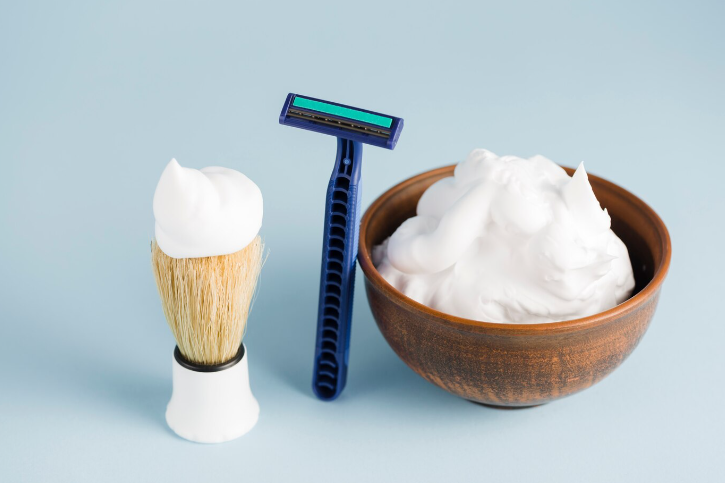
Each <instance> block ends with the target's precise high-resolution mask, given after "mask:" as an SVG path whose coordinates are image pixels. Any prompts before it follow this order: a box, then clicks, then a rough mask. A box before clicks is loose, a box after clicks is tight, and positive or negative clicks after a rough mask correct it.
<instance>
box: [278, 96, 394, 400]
mask: <svg viewBox="0 0 725 483" xmlns="http://www.w3.org/2000/svg"><path fill="white" fill-rule="evenodd" d="M279 123H280V124H284V125H287V126H293V127H298V128H301V129H307V130H308V131H314V132H317V133H322V134H329V135H331V136H335V137H337V154H336V157H335V167H334V168H333V170H332V175H331V176H330V183H329V184H328V185H327V202H326V204H325V228H324V233H323V242H322V270H321V274H320V298H319V303H318V309H317V340H316V342H315V361H314V369H313V371H314V372H313V375H312V390H313V391H314V392H315V394H316V395H317V397H318V398H320V399H322V400H325V401H331V400H333V399H335V398H337V397H338V396H339V395H340V393H341V392H342V390H343V389H344V388H345V383H346V381H347V366H348V358H349V354H350V327H351V322H352V302H353V294H354V291H355V262H356V260H357V247H358V234H359V229H360V190H361V179H360V166H361V164H362V145H363V144H371V145H373V146H378V147H381V148H386V149H394V148H395V145H396V144H397V142H398V137H399V136H400V132H401V131H402V130H403V120H402V119H400V118H398V117H394V116H389V115H387V114H380V113H378V112H373V111H368V110H365V109H359V108H357V107H350V106H346V105H344V104H338V103H336V102H329V101H323V100H320V99H315V98H314V97H308V96H301V95H299V94H289V95H287V99H286V100H285V103H284V106H283V107H282V112H281V113H280V115H279Z"/></svg>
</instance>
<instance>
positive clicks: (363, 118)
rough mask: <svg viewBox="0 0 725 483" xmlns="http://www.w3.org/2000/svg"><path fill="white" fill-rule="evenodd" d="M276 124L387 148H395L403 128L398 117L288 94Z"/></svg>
mask: <svg viewBox="0 0 725 483" xmlns="http://www.w3.org/2000/svg"><path fill="white" fill-rule="evenodd" d="M279 123H280V124H284V125H286V126H293V127H299V128H302V129H307V130H309V131H315V132H319V133H322V134H329V135H331V136H335V137H338V138H344V139H350V140H352V141H359V142H361V143H365V144H372V145H373V146H378V147H381V148H387V149H394V148H395V145H396V144H397V142H398V137H399V136H400V132H401V131H402V130H403V120H402V119H401V118H399V117H394V116H388V115H387V114H380V113H377V112H373V111H368V110H366V109H358V108H357V107H350V106H346V105H344V104H338V103H336V102H329V101H323V100H320V99H315V98H314V97H307V96H301V95H299V94H292V93H290V94H288V95H287V100H285V102H284V106H283V107H282V112H281V113H280V115H279Z"/></svg>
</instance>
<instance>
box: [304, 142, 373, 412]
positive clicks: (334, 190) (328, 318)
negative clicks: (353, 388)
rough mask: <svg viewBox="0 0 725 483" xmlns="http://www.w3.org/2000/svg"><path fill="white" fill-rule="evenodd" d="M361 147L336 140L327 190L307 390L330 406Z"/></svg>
mask: <svg viewBox="0 0 725 483" xmlns="http://www.w3.org/2000/svg"><path fill="white" fill-rule="evenodd" d="M361 162H362V144H361V143H359V142H357V141H350V140H348V139H343V138H338V139H337V158H336V159H335V169H334V170H333V171H332V176H331V177H330V184H329V185H328V187H327V204H326V207H325V232H324V236H323V245H322V270H321V275H320V300H319V306H318V313H317V342H316V344H315V367H314V374H313V376H312V389H313V390H314V392H315V394H316V395H317V397H319V398H320V399H323V400H327V401H329V400H332V399H335V398H336V397H337V396H339V395H340V393H341V392H342V390H343V388H344V387H345V382H346V380H347V361H348V354H349V351H350V325H351V321H352V301H353V296H354V293H355V262H356V260H357V245H358V233H359V228H360V216H359V213H360V187H361V185H360V165H361Z"/></svg>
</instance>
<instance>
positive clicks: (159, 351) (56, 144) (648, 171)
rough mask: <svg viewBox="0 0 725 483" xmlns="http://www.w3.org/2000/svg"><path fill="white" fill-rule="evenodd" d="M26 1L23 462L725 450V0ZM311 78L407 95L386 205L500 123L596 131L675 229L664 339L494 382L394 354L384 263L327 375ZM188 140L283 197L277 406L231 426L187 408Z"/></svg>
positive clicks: (654, 458) (482, 477)
mask: <svg viewBox="0 0 725 483" xmlns="http://www.w3.org/2000/svg"><path fill="white" fill-rule="evenodd" d="M9 3H10V2H3V3H2V6H0V167H1V169H0V230H1V233H0V341H1V343H2V348H1V349H0V367H1V368H2V369H1V370H0V480H2V481H3V482H17V481H33V482H41V481H43V482H46V481H63V482H65V481H67V482H85V481H88V482H91V481H92V482H100V481H153V482H159V481H176V482H182V481H260V482H262V481H263V482H276V481H317V482H327V481H338V482H339V481H474V480H476V481H542V482H566V481H572V482H581V481H591V482H611V481H658V482H662V481H685V480H687V481H716V480H719V479H721V478H723V475H724V471H723V463H722V456H723V454H724V453H725V443H724V441H725V436H724V434H725V421H724V420H725V418H724V417H723V406H724V405H725V392H724V390H723V381H724V380H725V378H724V376H725V374H724V372H725V371H724V368H725V357H724V356H723V352H724V349H723V343H724V342H723V341H725V321H724V320H723V310H722V306H723V299H724V297H725V285H724V284H723V268H725V267H724V266H723V239H725V231H724V229H723V221H724V220H725V217H724V216H723V208H725V203H724V201H725V197H724V196H723V191H724V188H723V186H724V184H725V180H724V179H723V178H724V176H725V168H723V166H724V165H725V159H723V152H724V151H725V147H724V144H725V136H724V134H725V93H724V92H725V91H724V90H723V86H725V54H724V52H725V34H724V33H723V32H724V30H723V20H724V19H725V9H724V8H723V2H717V1H711V2H703V1H680V2H671V1H661V2H630V1H622V2H611V1H610V2H599V5H596V4H595V3H596V2H563V1H557V2H537V1H531V2H501V1H497V2H488V1H487V2H471V3H462V4H459V3H456V2H451V1H447V2H432V3H430V4H424V3H415V2H405V3H403V4H400V5H392V4H389V3H388V2H375V1H365V2H357V3H348V2H340V1H331V2H324V3H316V2H294V3H293V2H290V3H288V4H276V3H272V2H249V3H244V2H224V3H221V2H159V3H150V2H146V1H143V2H127V3H125V4H123V5H119V4H116V5H113V4H110V3H107V2H90V1H89V2H85V3H75V4H73V5H72V6H71V5H70V4H68V5H66V3H67V2H55V3H48V4H40V3H36V2H12V4H9ZM545 3H546V5H545ZM290 91H294V92H299V93H304V94H308V95H312V96H317V97H322V98H325V99H330V100H335V101H339V102H343V103H347V104H351V105H354V106H360V107H364V108H369V109H373V110H378V111H382V112H385V113H390V114H395V115H398V116H401V117H403V118H405V121H406V125H405V130H404V132H403V135H402V137H401V140H400V143H399V145H398V148H397V149H396V150H395V151H394V152H389V151H385V150H382V149H376V148H367V149H366V153H365V165H364V178H365V190H366V191H365V193H364V198H363V206H367V205H369V203H370V202H371V201H372V200H373V199H374V198H375V197H376V196H378V195H379V194H381V193H382V192H383V191H384V190H385V189H387V188H388V187H390V186H392V185H393V184H395V183H397V182H399V181H401V180H402V179H404V178H406V177H408V176H410V175H412V174H415V173H418V172H421V171H424V170H427V169H429V168H433V167H437V166H441V165H443V164H449V163H451V162H455V161H459V160H461V159H462V158H463V157H465V155H466V154H467V152H468V151H469V150H471V149H473V148H475V147H486V148H488V149H491V150H493V151H494V152H497V153H499V154H517V155H521V156H530V155H533V154H536V153H541V154H544V155H546V156H548V157H550V158H551V159H553V160H555V161H557V162H560V163H563V164H568V165H576V164H577V163H578V162H579V161H581V160H585V161H586V165H587V168H588V170H589V171H590V172H592V173H596V174H600V175H603V176H604V177H606V178H609V179H611V180H614V181H616V182H618V183H620V184H621V185H623V186H625V187H626V188H628V189H630V190H631V191H633V192H634V193H636V194H637V195H639V196H640V197H642V198H643V199H644V200H646V201H647V202H648V203H649V204H651V205H652V206H653V207H654V208H655V209H656V210H657V211H658V212H659V214H660V215H661V216H662V217H663V219H664V220H665V222H666V223H667V225H668V226H669V228H670V231H671V234H672V239H673V245H674V257H673V262H672V268H671V272H670V275H669V278H668V280H667V282H666V284H665V286H664V291H663V293H662V298H661V302H660V306H659V309H658V311H657V314H656V316H655V319H654V321H653V324H652V326H651V328H650V330H649V332H648V333H647V335H646V337H645V338H644V339H643V341H642V343H641V344H640V346H639V348H638V349H637V350H636V351H635V353H634V354H633V355H632V356H631V357H630V358H629V359H628V360H627V361H626V362H625V364H624V365H623V366H622V367H621V368H620V369H619V370H617V371H616V372H615V373H614V374H613V375H611V376H610V377H609V378H608V379H606V380H605V381H603V382H602V383H600V384H599V385H597V386H595V387H593V388H591V389H589V390H587V391H585V392H583V393H581V394H578V395H576V396H572V397H570V398H567V399H564V400H561V401H558V402H555V403H552V404H549V405H546V406H543V407H540V408H536V409H529V410H520V411H500V410H493V409H488V408H485V407H481V406H478V405H474V404H471V403H469V402H466V401H463V400H461V399H458V398H456V397H454V396H451V395H449V394H448V393H446V392H444V391H442V390H440V389H438V388H437V387H434V386H433V385H431V384H429V383H427V382H425V381H424V380H423V379H421V378H419V377H418V376H417V375H415V374H414V373H413V372H412V371H411V370H410V369H408V368H407V366H405V365H404V364H403V363H402V362H401V361H400V360H399V359H398V358H397V357H396V356H395V354H394V353H393V352H392V350H391V349H390V348H389V347H388V346H387V344H386V343H385V341H384V339H383V338H382V336H381V335H380V333H379V332H378V330H377V328H376V327H375V324H374V321H373V319H372V316H371V314H370V311H369V308H368V306H367V303H366V299H365V295H364V293H363V290H362V276H361V274H358V291H357V297H356V304H357V305H356V308H355V323H354V330H353V339H352V348H351V369H350V374H349V381H348V386H347V389H346V391H345V392H344V394H343V396H342V397H341V398H340V399H339V400H337V401H336V402H334V403H322V402H319V401H317V400H316V399H315V398H314V397H313V396H312V393H311V391H310V376H311V368H312V356H313V345H314V337H315V317H316V308H317V307H316V294H317V288H318V276H319V272H318V270H319V254H320V240H321V234H322V221H323V204H324V191H325V188H326V185H327V181H328V178H329V172H330V170H331V166H332V162H333V157H334V150H335V142H334V140H333V139H331V138H328V137H326V136H322V135H314V134H312V133H309V132H305V131H301V130H297V129H291V128H287V127H282V126H280V125H278V124H277V116H278V113H279V110H280V108H281V106H282V102H283V100H284V98H285V95H286V94H287V93H288V92H290ZM171 157H176V158H177V159H178V160H179V161H180V162H181V163H182V164H183V165H186V166H191V167H196V168H201V167H203V166H206V165H213V164H216V165H223V166H228V167H232V168H235V169H238V170H241V171H243V172H244V173H246V174H247V175H248V176H250V177H251V178H252V179H253V180H255V181H256V182H257V184H258V185H259V186H260V187H261V189H262V191H263V193H264V197H265V210H266V211H265V220H264V227H263V235H264V238H265V240H266V243H267V246H268V247H269V249H270V253H271V254H270V257H269V261H268V263H267V265H266V267H265V270H264V274H263V279H262V283H261V290H260V293H259V298H258V300H257V303H256V305H255V307H254V312H253V314H252V317H251V319H250V328H249V332H248V335H247V338H246V339H245V340H246V343H247V346H248V349H249V355H250V366H251V369H250V370H251V377H252V386H253V390H254V392H255V394H256V396H257V398H258V399H259V402H260V404H261V407H262V413H261V419H260V420H259V423H258V425H257V426H256V427H255V429H254V430H253V431H252V432H251V433H249V434H248V435H247V436H245V437H244V438H241V439H239V440H237V441H234V442H232V443H228V444H223V445H214V446H203V445H196V444H191V443H188V442H186V441H183V440H181V439H179V438H177V437H176V436H175V435H174V434H173V433H172V432H171V431H170V430H169V429H168V428H167V427H166V425H165V422H164V411H165V406H166V403H167V401H168V398H169V395H170V391H171V354H172V349H173V347H174V342H173V339H172V337H171V334H170V332H169V330H168V328H167V326H166V323H165V320H164V318H163V315H162V312H161V307H160V303H159V300H158V296H157V294H156V288H155V286H154V282H153V278H152V275H151V269H150V262H149V240H150V239H151V237H152V235H153V215H152V211H151V200H152V196H153V191H154V187H155V185H156V182H157V180H158V177H159V175H160V174H161V171H162V169H163V168H164V166H165V164H166V163H167V162H168V161H169V159H170V158H171ZM718 460H719V461H718ZM720 481H722V480H720Z"/></svg>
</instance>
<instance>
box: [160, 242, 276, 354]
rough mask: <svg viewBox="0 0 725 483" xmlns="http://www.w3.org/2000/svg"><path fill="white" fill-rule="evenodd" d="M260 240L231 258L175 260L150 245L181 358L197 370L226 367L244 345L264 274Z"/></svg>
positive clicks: (168, 318)
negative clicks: (253, 302)
mask: <svg viewBox="0 0 725 483" xmlns="http://www.w3.org/2000/svg"><path fill="white" fill-rule="evenodd" d="M262 251H263V244H262V240H261V239H260V237H259V236H257V237H256V238H255V239H254V240H253V241H252V242H251V243H250V244H249V245H247V246H246V247H245V248H243V249H242V250H239V251H238V252H236V253H232V254H230V255H221V256H216V257H204V258H171V257H170V256H168V255H167V254H165V253H164V252H163V251H161V249H160V248H159V246H158V244H157V243H156V241H155V240H154V241H153V242H152V243H151V263H152V265H153V271H154V277H155V278H156V286H157V288H158V289H159V295H160V296H161V305H162V307H163V309H164V315H165V316H166V320H167V322H168V323H169V327H171V331H172V332H173V334H174V338H175V339H176V343H177V345H178V346H179V350H180V351H181V354H182V355H183V356H184V358H185V359H186V360H188V361H189V362H192V363H196V364H203V365H211V364H221V363H223V362H227V361H229V360H231V359H232V358H234V356H235V355H236V354H237V351H238V350H239V346H240V345H241V343H242V337H243V336H244V330H245V328H246V325H247V316H248V315H249V309H250V304H251V302H252V298H253V296H254V290H255V287H256V285H257V279H258V278H259V273H260V271H261V269H262Z"/></svg>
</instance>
